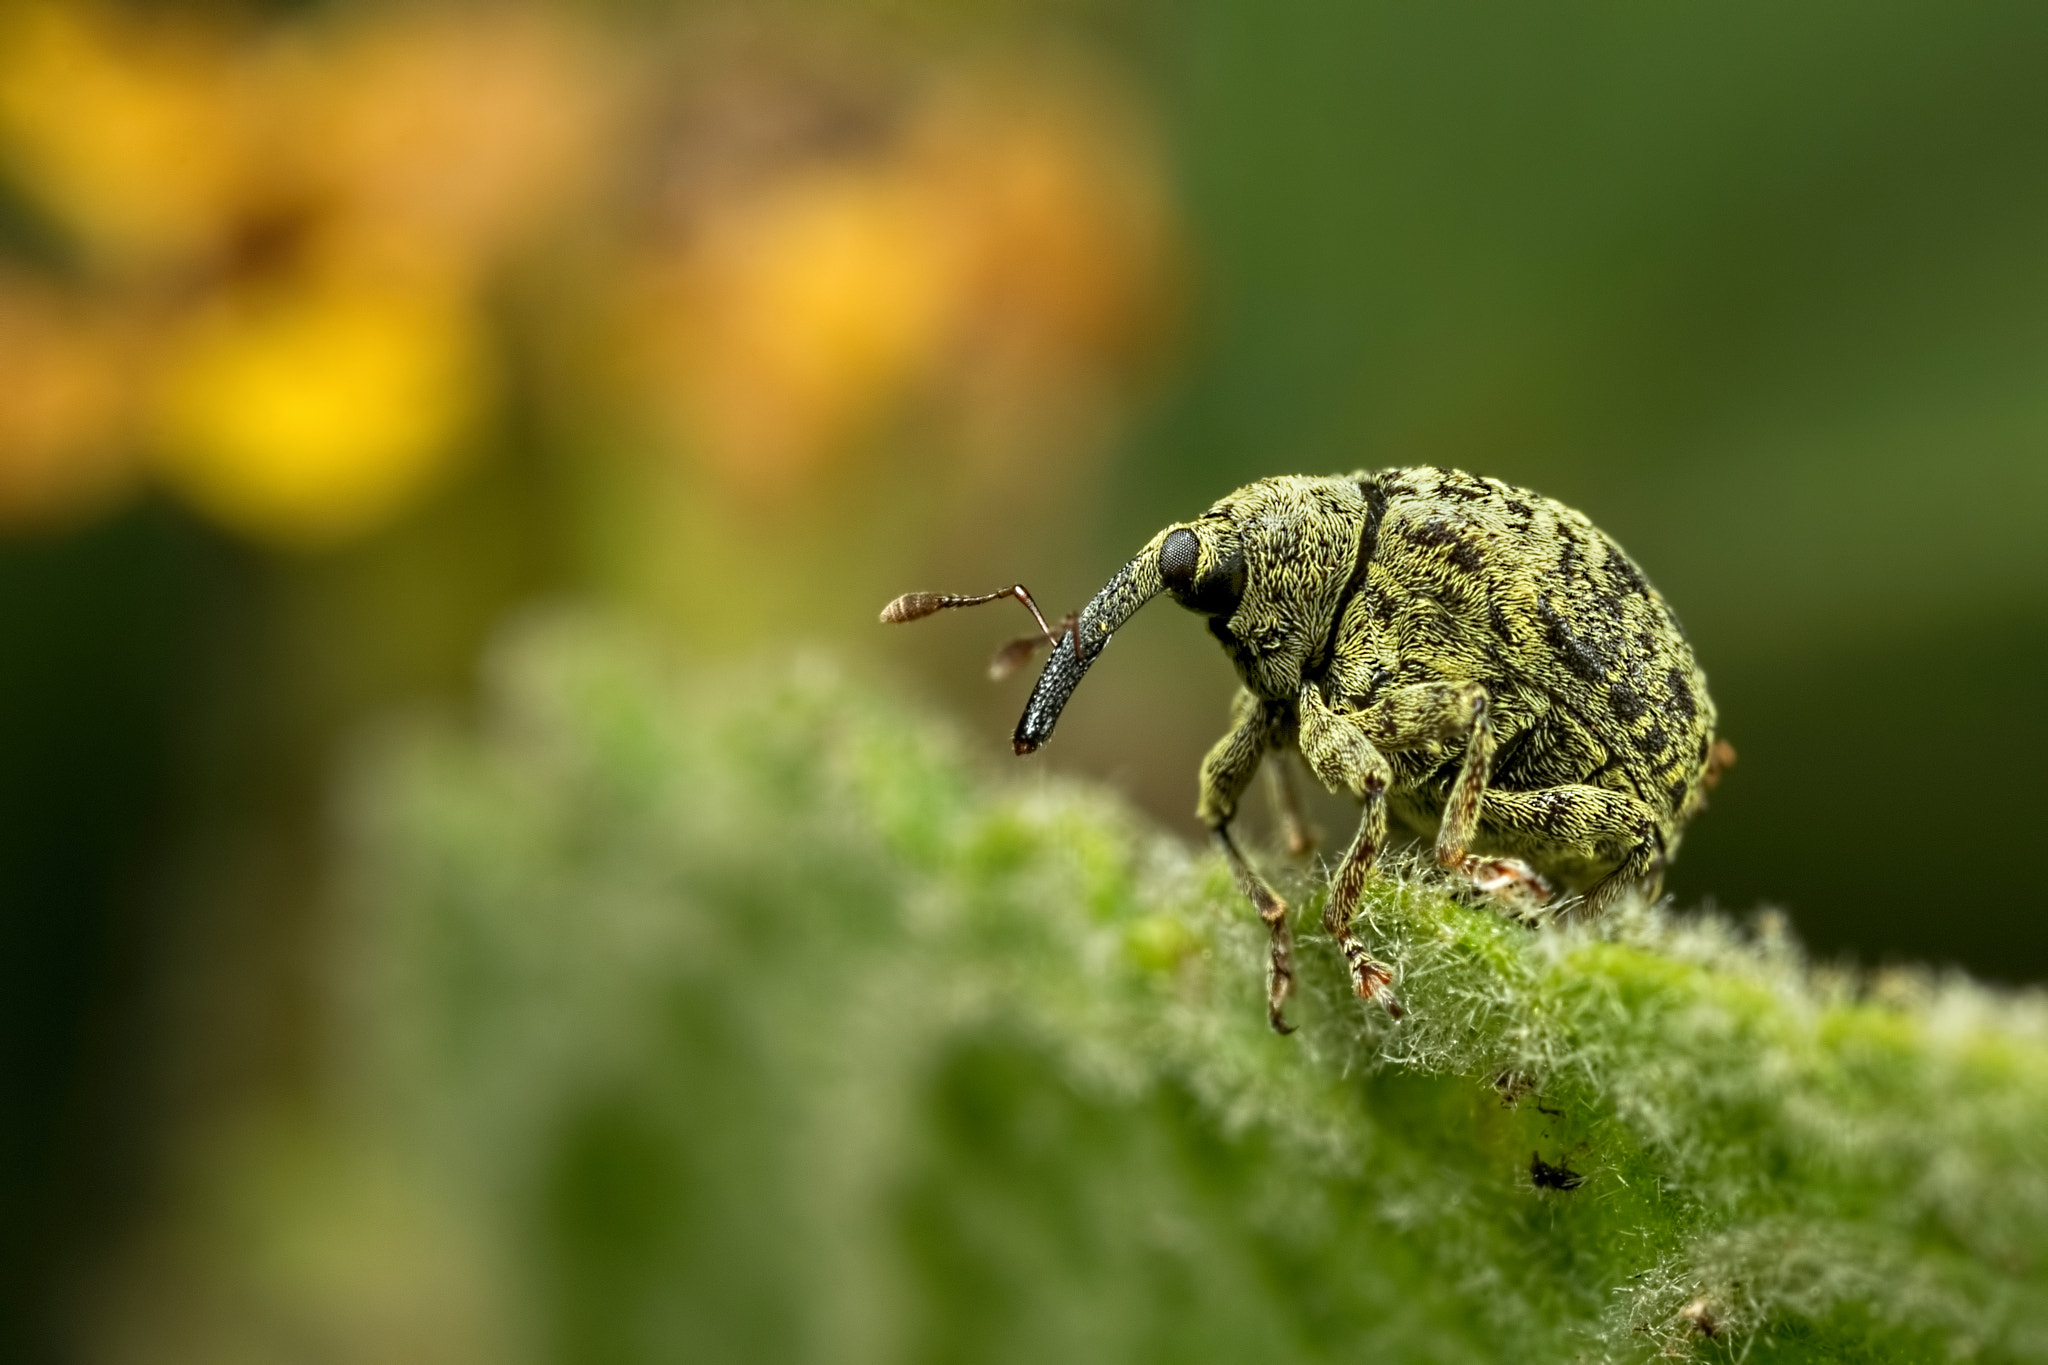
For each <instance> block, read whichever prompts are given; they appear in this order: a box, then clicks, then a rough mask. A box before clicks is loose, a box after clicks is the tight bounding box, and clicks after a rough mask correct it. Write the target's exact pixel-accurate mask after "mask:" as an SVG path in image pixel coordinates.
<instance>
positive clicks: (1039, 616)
mask: <svg viewBox="0 0 2048 1365" xmlns="http://www.w3.org/2000/svg"><path fill="white" fill-rule="evenodd" d="M1005 597H1013V598H1015V599H1016V600H1017V601H1019V602H1022V603H1023V604H1024V609H1025V610H1026V611H1028V612H1030V613H1031V619H1032V620H1034V621H1036V622H1038V630H1039V633H1038V634H1037V635H1026V636H1023V637H1022V638H1020V639H1016V640H1012V641H1010V642H1009V643H1008V644H1006V645H1004V646H1003V647H1002V648H1001V649H999V650H997V651H996V653H995V657H994V658H993V659H990V660H989V664H988V675H989V676H990V677H991V678H1004V677H1008V676H1009V675H1010V674H1011V673H1013V672H1015V671H1016V669H1017V666H1018V665H1019V664H1021V663H1023V662H1024V661H1025V660H1027V659H1029V658H1030V657H1031V655H1032V652H1033V651H1035V650H1036V649H1037V648H1038V647H1039V646H1040V645H1050V646H1052V647H1053V648H1054V649H1057V648H1059V643H1060V637H1061V636H1062V635H1074V644H1075V647H1076V648H1077V649H1078V648H1079V646H1080V643H1081V641H1080V636H1079V635H1078V634H1075V632H1076V630H1077V629H1078V623H1079V621H1080V617H1079V616H1077V615H1076V614H1075V613H1073V612H1068V613H1067V614H1066V616H1064V617H1062V618H1061V619H1060V623H1059V625H1057V626H1050V625H1047V624H1046V620H1045V613H1044V612H1042V611H1040V610H1039V609H1038V603H1037V602H1036V601H1035V600H1034V599H1033V598H1032V596H1031V590H1030V589H1029V588H1027V587H1025V586H1024V585H1023V584H1022V583H1012V584H1011V585H1010V586H1009V587H1007V588H1003V589H1001V590H1000V591H998V592H990V593H983V594H982V595H981V596H979V597H961V596H956V595H954V594H952V593H941V592H907V593H904V594H903V596H901V597H899V598H897V599H896V600H895V601H893V602H891V603H890V604H889V605H888V606H886V607H883V608H882V622H883V624H884V625H892V626H893V625H900V624H902V623H903V622H905V621H916V620H919V619H921V618H923V617H926V616H930V615H932V614H934V613H935V612H941V611H946V610H949V609H950V608H953V607H978V606H980V605H981V604H982V603H984V602H994V601H997V600H999V599H1001V598H1005Z"/></svg>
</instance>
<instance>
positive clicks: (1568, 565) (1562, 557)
mask: <svg viewBox="0 0 2048 1365" xmlns="http://www.w3.org/2000/svg"><path fill="white" fill-rule="evenodd" d="M1557 576H1558V577H1559V578H1560V579H1562V580H1563V581H1564V582H1566V583H1570V582H1573V581H1574V580H1576V579H1577V578H1578V577H1579V546H1578V542H1577V541H1573V540H1567V541H1565V543H1564V548H1563V549H1562V550H1559V551H1558V552H1557Z"/></svg>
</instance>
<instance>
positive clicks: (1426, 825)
mask: <svg viewBox="0 0 2048 1365" xmlns="http://www.w3.org/2000/svg"><path fill="white" fill-rule="evenodd" d="M1162 592H1163V593H1165V594H1167V595H1168V596H1170V597H1171V598H1173V599H1174V601H1176V602H1178V603H1180V604H1181V605H1182V606H1183V607H1186V608H1187V609H1189V610H1190V611H1194V612H1197V613H1199V614H1200V615H1202V616H1204V617H1205V618H1207V621H1208V628H1209V633H1210V634H1211V635H1213V636H1215V637H1216V640H1217V641H1218V643H1220V644H1221V645H1222V646H1223V648H1224V651H1225V652H1226V653H1227V654H1229V656H1230V659H1231V662H1232V663H1234V664H1235V665H1236V666H1237V674H1238V678H1239V680H1240V682H1241V684H1242V685H1241V686H1240V687H1239V688H1238V692H1237V697H1236V700H1235V701H1234V702H1233V703H1232V706H1231V728H1230V731H1229V732H1228V733H1227V734H1225V735H1224V737H1223V738H1222V739H1221V740H1219V741H1217V743H1216V746H1215V747H1214V748H1213V749H1211V750H1210V751H1209V755H1208V757H1207V758H1205V759H1204V760H1203V761H1202V771H1201V782H1200V792H1199V798H1198V801H1197V804H1196V812H1197V814H1198V815H1199V816H1200V818H1201V819H1202V821H1203V822H1204V823H1205V824H1207V825H1208V826H1209V828H1210V829H1211V830H1212V831H1214V833H1215V835H1216V839H1217V841H1218V843H1219V844H1220V845H1221V847H1222V849H1223V853H1224V856H1225V857H1226V858H1227V859H1228V860H1229V862H1230V866H1231V869H1232V871H1233V872H1234V873H1235V875H1236V877H1237V881H1238V885H1239V886H1240V887H1241V888H1242V889H1243V891H1244V893H1245V895H1246V896H1247V897H1248V898H1249V899H1250V900H1251V902H1252V905H1253V906H1254V907H1255V908H1256V909H1257V911H1258V913H1259V917H1260V918H1261V919H1262V920H1264V921H1265V922H1266V924H1267V926H1268V927H1269V929H1270V930H1271V936H1272V943H1271V951H1270V954H1269V958H1268V964H1269V965H1268V971H1267V990H1266V997H1267V1014H1268V1018H1269V1019H1270V1021H1271V1023H1272V1025H1273V1027H1274V1028H1275V1029H1277V1030H1279V1031H1280V1032H1283V1033H1284V1032H1287V1031H1289V1030H1288V1025H1287V1023H1286V1021H1285V1017H1284V1014H1283V1011H1282V1006H1283V1005H1284V1004H1285V1003H1286V999H1287V995H1288V991H1289V989H1290V987H1291V985H1292V983H1293V977H1294V971H1293V949H1292V939H1291V937H1290V932H1289V928H1288V921H1287V905H1286V903H1285V902H1284V901H1282V900H1281V899H1280V897H1279V896H1278V895H1276V894H1274V892H1273V889H1272V888H1271V887H1270V886H1268V885H1267V884H1266V881H1265V879H1264V878H1262V877H1261V876H1260V875H1259V873H1258V872H1257V870H1256V869H1254V868H1253V867H1252V866H1251V864H1250V863H1249V862H1248V861H1246V859H1245V857H1244V855H1243V853H1242V852H1240V851H1239V849H1238V847H1237V844H1236V842H1235V841H1234V840H1233V839H1232V838H1231V835H1230V823H1231V820H1232V819H1233V818H1234V817H1235V815H1236V814H1237V807H1238V802H1239V800H1240V798H1242V796H1243V795H1244V791H1245V788H1246V787H1247V786H1249V785H1250V783H1251V780H1252V776H1253V774H1254V773H1256V772H1257V771H1258V769H1259V765H1260V763H1261V762H1262V761H1263V760H1264V759H1265V757H1266V755H1268V754H1269V753H1270V754H1274V755H1275V756H1276V760H1277V759H1280V758H1284V756H1285V755H1286V754H1287V753H1289V752H1293V753H1295V754H1298V755H1299V756H1300V758H1301V760H1302V761H1304V762H1305V763H1306V764H1307V765H1308V768H1309V770H1310V771H1311V772H1312V773H1314V774H1315V776H1316V777H1317V778H1318V779H1319V780H1320V781H1321V782H1322V783H1323V784H1324V785H1325V786H1327V787H1328V788H1329V789H1330V790H1331V791H1333V792H1339V793H1345V794H1348V795H1350V796H1352V797H1353V798H1355V799H1357V800H1358V802H1359V803H1360V815H1359V822H1358V832H1357V834H1356V836H1355V837H1354V838H1353V839H1352V842H1351V847H1350V849H1349V850H1348V851H1347V852H1346V853H1345V855H1344V860H1343V862H1342V863H1340V864H1339V865H1338V868H1337V872H1336V875H1335V877H1334V879H1333V880H1332V884H1331V888H1330V898H1329V903H1328V905H1327V906H1326V908H1325V910H1324V913H1323V922H1324V925H1325V926H1326V927H1327V928H1328V929H1329V931H1330V934H1331V936H1332V937H1333V938H1334V939H1335V940H1336V942H1337V944H1338V947H1339V948H1340V949H1341V950H1342V952H1343V954H1344V958H1345V961H1346V963H1347V964H1348V966H1349V967H1350V971H1351V979H1352V984H1353V986H1354V987H1355V988H1356V990H1357V992H1358V994H1359V996H1360V997H1361V998H1363V999H1368V1000H1377V1001H1378V1002H1379V1003H1380V1004H1381V1005H1383V1006H1384V1007H1385V1008H1386V1009H1387V1010H1388V1012H1389V1013H1391V1014H1393V1015H1394V1016H1396V1017H1399V1015H1400V1013H1401V1006H1400V1004H1399V1002H1398V1000H1397V999H1396V997H1395V994H1394V991H1393V985H1394V973H1393V970H1392V969H1391V968H1390V967H1388V966H1387V965H1386V964H1384V963H1382V962H1380V961H1378V960H1377V959H1375V958H1374V957H1373V956H1372V955H1371V954H1370V953H1369V952H1368V951H1367V950H1366V946H1365V944H1364V942H1363V941H1362V940H1361V939H1360V938H1359V936H1358V934H1357V932H1356V929H1355V926H1354V923H1353V920H1354V917H1355V914H1356V911H1357V909H1358V902H1359V898H1360V895H1361V893H1362V892H1363V890H1364V887H1365V883H1366V881H1367V879H1368V878H1369V877H1370V876H1371V875H1372V873H1373V869H1374V865H1375V863H1376V862H1377V860H1378V858H1379V855H1380V852H1381V850H1382V849H1383V848H1384V847H1385V845H1386V843H1387V838H1388V827H1389V822H1390V821H1397V822H1399V823H1400V824H1401V825H1403V826H1405V827H1406V828H1407V829H1409V830H1410V831H1412V832H1414V833H1415V834H1417V835H1419V836H1420V837H1422V838H1425V839H1431V840H1433V841H1434V846H1435V851H1436V860H1437V862H1438V863H1439V864H1441V865H1442V866H1443V867H1445V868H1446V869H1448V870H1449V871H1450V872H1452V873H1453V874H1454V875H1456V876H1457V877H1459V878H1461V879H1462V880H1463V881H1465V882H1466V883H1469V884H1470V885H1471V886H1473V887H1476V888H1477V889H1478V890H1480V891H1481V892H1483V893H1486V894H1488V895H1490V896H1493V897H1497V898H1500V899H1502V900H1504V901H1506V902H1508V903H1509V904H1510V905H1511V906H1526V905H1528V904H1530V903H1532V902H1533V903H1537V904H1540V903H1543V902H1547V901H1549V900H1550V898H1551V897H1552V895H1553V894H1554V893H1555V891H1556V890H1557V889H1563V890H1565V891H1568V892H1572V893H1577V894H1578V895H1579V896H1580V897H1581V899H1580V900H1579V901H1577V902H1576V907H1577V908H1579V909H1580V910H1581V911H1582V912H1583V913H1586V914H1598V913H1599V912H1600V911H1601V910H1603V909H1605V908H1606V907H1607V906H1608V905H1610V904H1611V903H1613V901H1614V900H1615V899H1616V898H1618V897H1620V896H1622V895H1624V894H1627V893H1629V892H1631V891H1634V892H1640V893H1642V894H1644V895H1652V896H1653V895H1655V894H1656V893H1657V891H1658V890H1659V888H1660V887H1661V885H1662V882H1663V875H1664V866H1665V864H1666V863H1667V862H1669V861H1670V859H1671V857H1672V855H1673V854H1674V853H1676V852H1677V849H1678V841H1679V833H1680V831H1681V830H1682V829H1683V828H1684V826H1685V823H1686V821H1687V820H1689V819H1691V817H1692V816H1693V815H1694V814H1695V813H1697V812H1698V811H1699V810H1700V809H1701V807H1702V806H1704V805H1705V795H1706V791H1707V789H1708V788H1710V787H1711V786H1712V785H1713V784H1714V781H1715V780H1716V778H1717V777H1718V776H1719V774H1720V771H1721V769H1722V768H1724V767H1726V766H1727V765H1728V764H1729V763H1731V762H1733V760H1734V750H1733V749H1731V748H1729V747H1728V745H1727V744H1726V743H1725V742H1720V741H1717V740H1716V739H1715V736H1714V704H1713V702H1712V701H1711V700H1710V699H1709V698H1708V696H1707V683H1706V677H1705V675H1704V674H1702V673H1701V672H1700V667H1699V664H1698V663H1697V662H1696V661H1695V660H1694V659H1693V654H1692V647H1691V646H1690V645H1689V644H1688V643H1687V642H1686V638H1685V632H1684V630H1683V629H1682V628H1681V627H1680V625H1679V623H1678V617H1677V616H1676V615H1674V614H1673V612H1672V610H1671V608H1670V607H1669V606H1668V605H1666V603H1665V601H1664V599H1663V598H1662V597H1661V596H1659V595H1658V593H1657V590H1656V589H1655V588H1653V587H1651V586H1650V584H1649V581H1648V580H1647V579H1645V578H1644V577H1643V574H1642V571H1641V570H1639V569H1638V568H1637V567H1636V566H1635V564H1634V563H1633V562H1632V561H1631V560H1630V559H1629V557H1628V556H1627V555H1625V554H1623V553H1622V551H1621V547H1620V546H1618V545H1616V544H1615V543H1614V542H1613V541H1612V540H1609V539H1608V538H1607V537H1606V536H1605V535H1603V534H1602V533H1601V532H1600V531H1599V530H1598V529H1597V528H1596V527H1595V526H1594V525H1593V524H1592V523H1591V522H1589V521H1587V520H1586V518H1585V517H1583V516H1581V515H1580V514H1579V513H1577V512H1575V511H1573V510H1572V509H1571V508H1569V507H1566V506H1564V505H1563V504H1561V503H1558V502H1555V501H1552V500H1551V499H1549V498H1546V497H1543V496H1541V495H1540V494H1537V493H1532V492H1529V491H1528V490H1527V489H1523V488H1516V487H1513V486H1512V485H1509V484H1505V483H1502V482H1500V481H1499V480H1497V479H1485V478H1476V477H1474V476H1473V475H1470V474H1466V473H1463V472H1462V471H1459V470H1455V469H1434V468H1417V469H1383V470H1377V471H1368V472H1362V473H1357V474H1344V475H1331V476H1328V477H1321V478H1317V477H1308V476H1304V475H1284V476H1281V477H1278V478H1271V479H1261V480H1260V481H1259V482H1257V483H1252V484H1246V485H1245V486H1244V487H1243V488H1240V489H1238V490H1237V491H1236V492H1234V493H1232V494H1230V495H1229V496H1228V497H1225V498H1224V499H1222V500H1221V501H1220V502H1218V503H1217V504H1216V505H1215V506H1213V507H1211V508H1210V509H1209V510H1208V511H1206V512H1204V513H1202V514H1201V515H1200V516H1199V517H1196V518H1195V519H1194V520H1193V521H1188V522H1181V523H1178V524H1175V525H1172V526H1169V527H1167V528H1166V529H1165V530H1163V531H1161V532H1160V533H1159V534H1158V535H1156V536H1154V537H1153V538H1152V539H1151V540H1150V541H1149V542H1147V543H1146V545H1145V547H1144V548H1143V549H1141V550H1139V551H1138V553H1137V555H1136V556H1135V557H1134V558H1133V559H1132V560H1131V562H1130V563H1128V564H1126V565H1124V566H1123V568H1121V569H1119V570H1117V572H1116V576H1115V577H1113V578H1111V579H1110V581H1109V583H1108V584H1107V585H1106V586H1104V588H1103V589H1102V591H1100V592H1098V593H1096V594H1095V596H1094V598H1093V599H1092V600H1091V601H1090V602H1089V603H1088V605H1087V606H1086V607H1084V608H1082V609H1081V611H1080V612H1079V613H1078V614H1077V615H1073V616H1068V617H1066V618H1064V619H1063V620H1061V621H1060V622H1059V623H1058V624H1057V625H1053V624H1048V623H1047V621H1046V619H1045V616H1044V614H1043V613H1042V612H1040V611H1039V610H1038V605H1037V603H1036V602H1034V601H1032V598H1031V594H1030V593H1029V592H1027V591H1025V589H1024V587H1023V586H1022V585H1021V584H1019V585H1017V586H1014V587H1010V588H1005V589H1004V590H1002V591H1001V592H995V593H988V594H986V595H983V596H979V597H957V596H949V595H945V594H939V593H907V594H905V595H904V596H902V597H899V598H897V599H896V600H895V601H894V602H891V603H890V604H889V605H888V606H887V607H885V608H883V610H882V619H883V620H884V621H888V622H900V621H911V620H916V619H918V618H919V617H923V616H929V615H931V614H932V613H933V612H937V611H943V610H945V609H947V608H950V607H965V606H976V605H979V604H981V603H983V602H993V601H996V600H997V599H999V598H1005V597H1009V598H1015V599H1016V600H1017V601H1019V602H1022V603H1023V604H1024V605H1025V606H1026V607H1027V608H1029V609H1030V611H1031V615H1032V618H1033V619H1034V620H1035V621H1036V622H1037V624H1038V633H1037V634H1035V635H1031V636H1027V637H1025V638H1023V639H1020V640H1015V641H1012V642H1011V643H1009V644H1007V645H1005V646H1004V647H1003V648H1002V649H1001V650H999V651H998V652H997V655H996V660H995V665H994V666H993V667H992V670H991V671H993V672H1006V671H1008V668H1010V667H1014V666H1015V665H1016V664H1018V663H1021V662H1022V661H1023V660H1024V659H1025V658H1027V657H1029V655H1030V653H1031V652H1032V650H1034V649H1035V648H1036V647H1037V646H1039V645H1041V644H1044V645H1049V646H1051V649H1052V656H1051V657H1050V658H1049V659H1048V660H1047V661H1046V665H1045V671H1044V672H1042V673H1041V674H1039V678H1038V685H1037V686H1036V687H1034V688H1033V689H1032V691H1031V699H1030V701H1029V702H1027V703H1026V704H1025V707H1024V715H1023V717H1022V718H1021V719H1019V720H1018V722H1017V731H1016V734H1015V736H1014V737H1013V743H1014V745H1015V747H1016V750H1017V752H1018V753H1019V754H1028V753H1030V752H1032V751H1033V750H1035V749H1037V748H1038V747H1039V746H1040V745H1042V744H1044V743H1045V742H1046V741H1047V740H1048V739H1050V738H1051V737H1052V731H1053V726H1054V724H1055V723H1057V722H1058V720H1059V717H1060V712H1061V711H1062V710H1064V709H1065V707H1066V705H1067V702H1068V701H1069V700H1070V699H1071V698H1072V697H1073V695H1074V690H1075V689H1076V688H1077V687H1079V686H1080V683H1081V678H1082V676H1083V675H1084V674H1086V673H1087V671H1088V669H1089V667H1090V666H1091V665H1092V664H1094V662H1095V660H1096V658H1097V656H1099V655H1100V654H1101V653H1102V650H1103V647H1104V646H1106V645H1107V644H1108V643H1109V639H1110V636H1111V635H1112V634H1113V633H1115V631H1116V630H1117V628H1118V627H1120V626H1122V625H1123V623H1124V622H1125V621H1127V620H1129V619H1130V617H1131V614H1132V613H1133V612H1135V611H1137V610H1138V608H1139V607H1141V606H1143V605H1144V604H1145V603H1146V602H1148V601H1150V600H1151V599H1152V598H1154V597H1156V596H1158V595H1159V594H1160V593H1162ZM1283 776H1284V773H1283ZM1275 787H1276V791H1279V792H1281V793H1282V794H1283V797H1284V793H1285V783H1284V781H1283V782H1278V783H1276V784H1275ZM1282 816H1283V821H1284V823H1285V824H1286V826H1287V830H1288V841H1289V844H1290V846H1291V847H1293V848H1295V849H1296V851H1303V850H1305V848H1306V846H1307V840H1306V838H1305V836H1304V835H1303V834H1302V830H1301V826H1300V823H1299V821H1298V819H1297V818H1296V817H1295V816H1294V814H1293V812H1292V805H1291V802H1288V801H1286V800H1283V802H1282Z"/></svg>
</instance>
